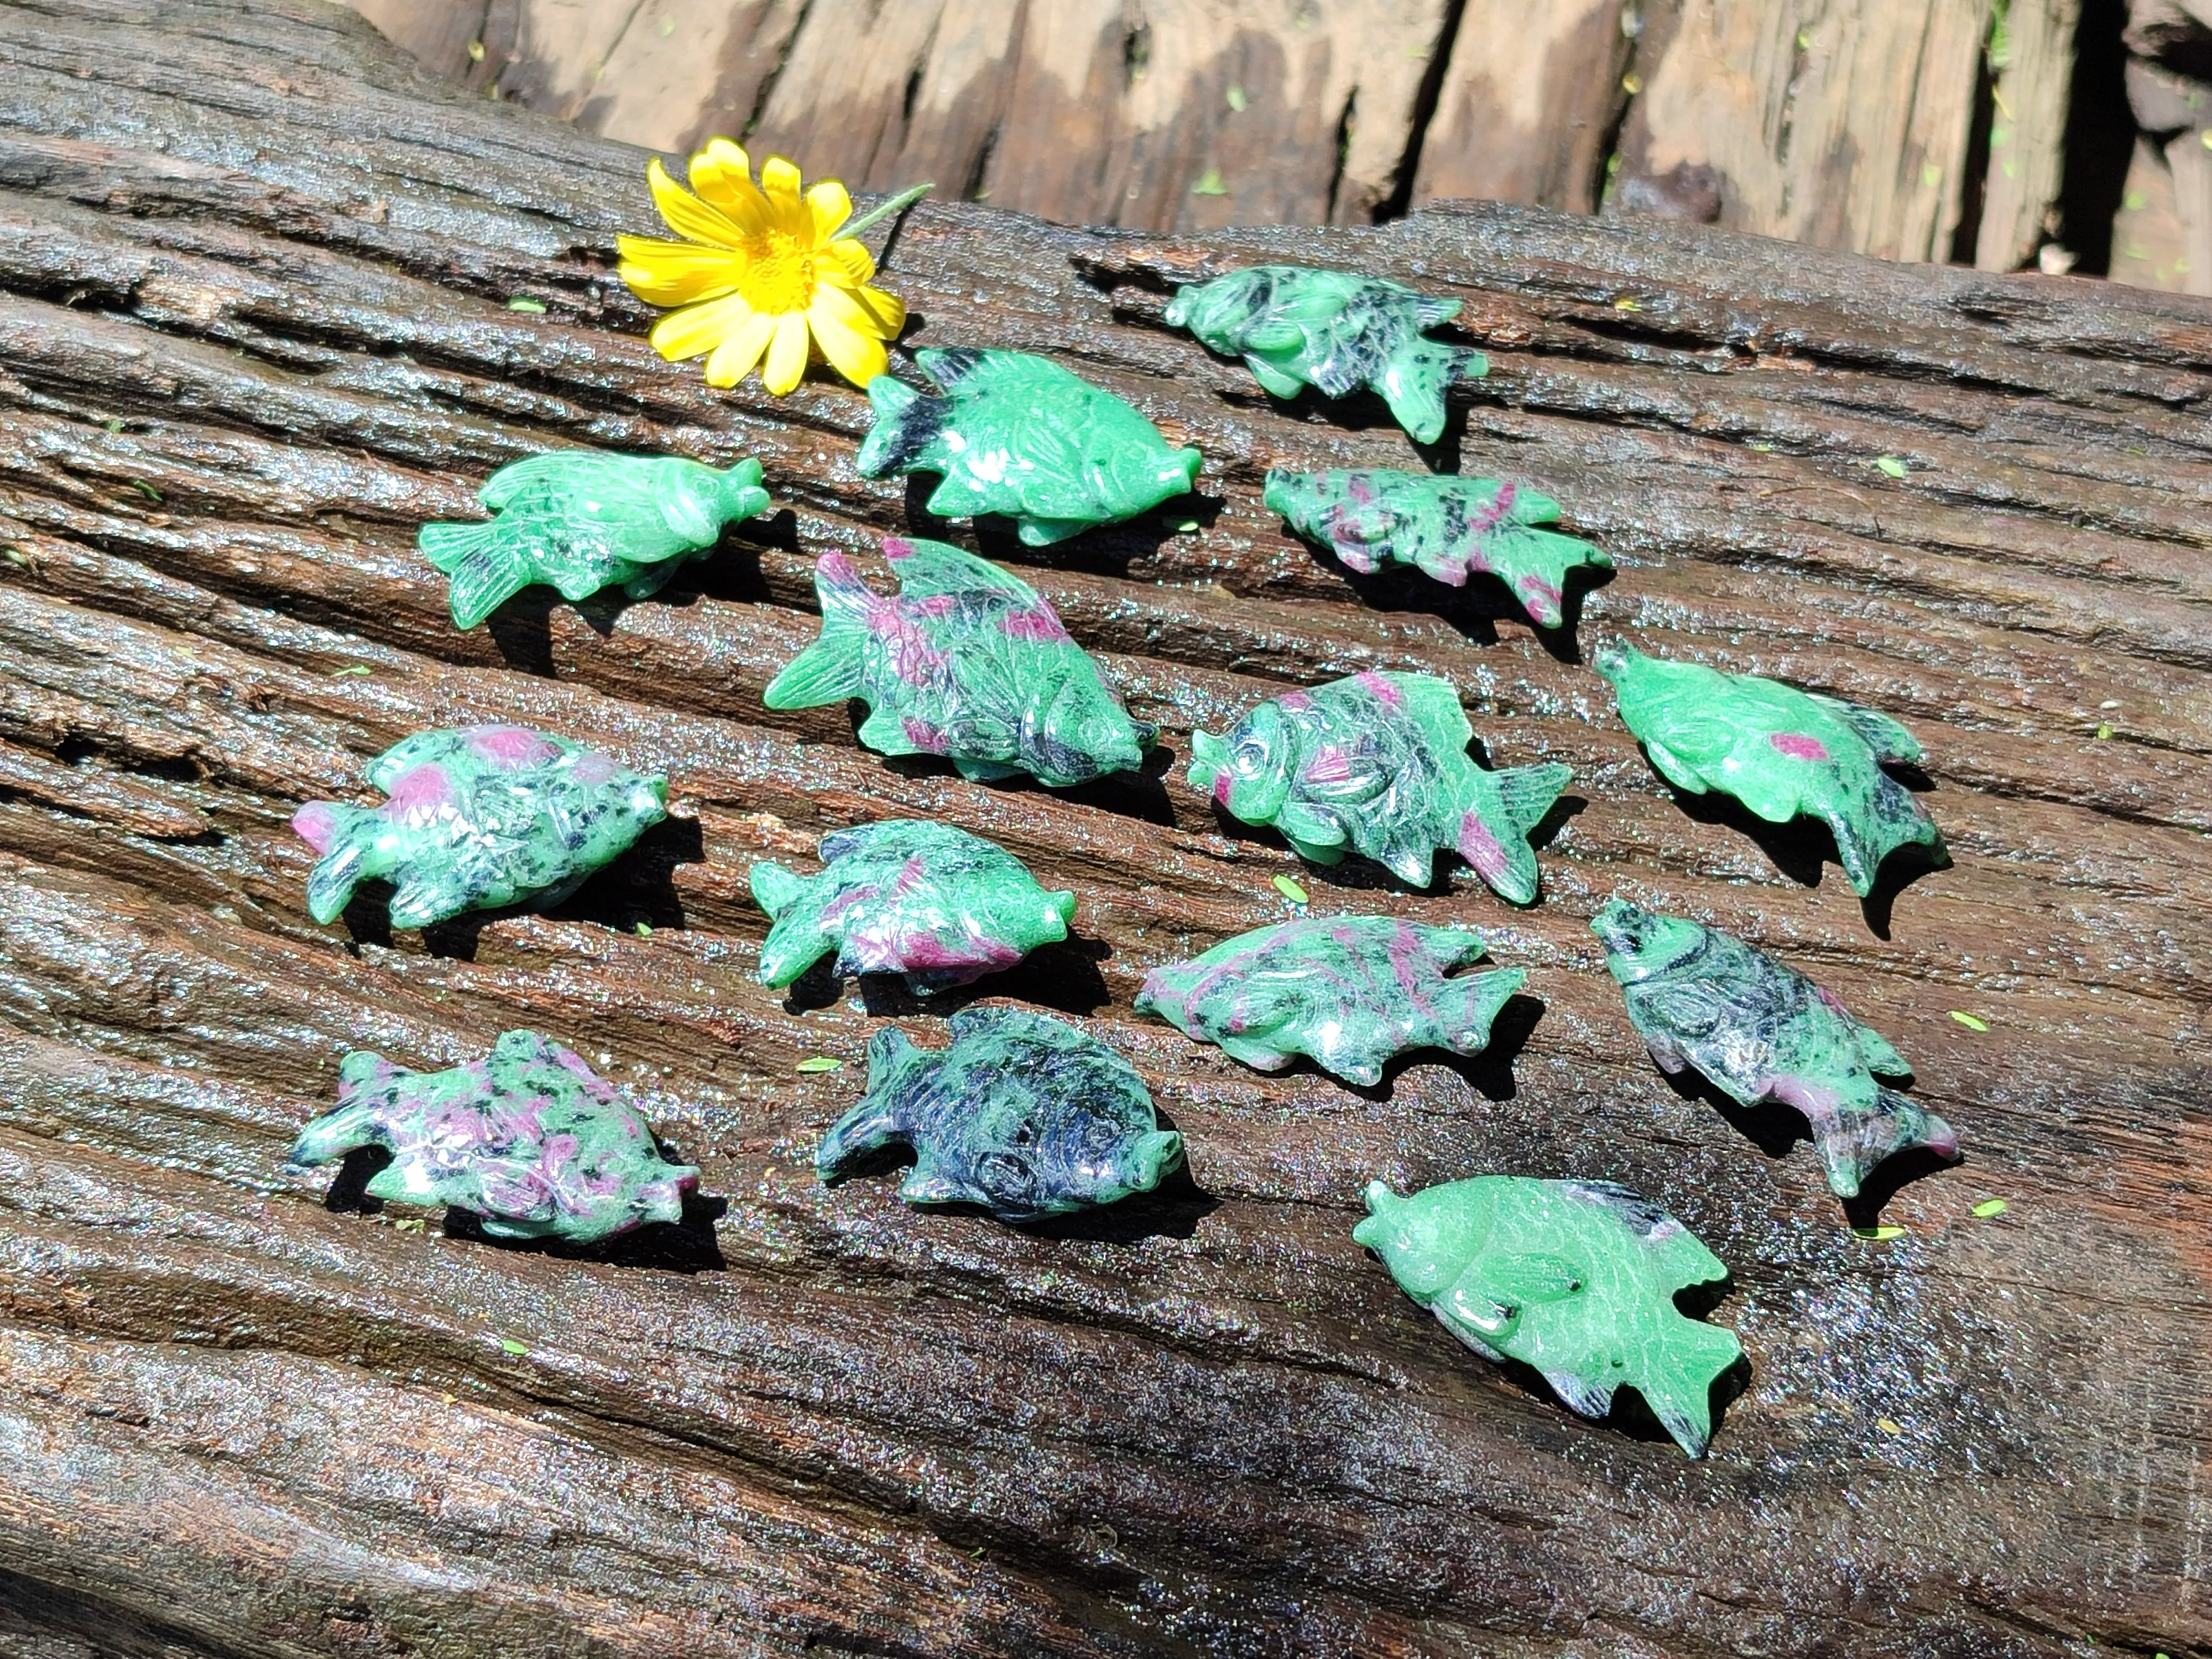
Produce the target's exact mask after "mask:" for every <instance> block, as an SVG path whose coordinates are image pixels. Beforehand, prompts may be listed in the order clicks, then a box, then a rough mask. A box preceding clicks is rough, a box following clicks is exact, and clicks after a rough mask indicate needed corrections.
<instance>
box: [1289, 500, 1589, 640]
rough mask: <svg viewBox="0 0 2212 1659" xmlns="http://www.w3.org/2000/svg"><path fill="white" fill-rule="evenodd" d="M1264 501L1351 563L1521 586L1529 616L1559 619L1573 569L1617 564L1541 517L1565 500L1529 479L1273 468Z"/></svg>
mask: <svg viewBox="0 0 2212 1659" xmlns="http://www.w3.org/2000/svg"><path fill="white" fill-rule="evenodd" d="M1266 501H1267V505H1268V506H1269V507H1273V509H1274V510H1275V511H1276V512H1278V513H1281V514H1282V515H1283V517H1284V518H1285V520H1288V522H1289V524H1290V526H1291V529H1293V530H1295V531H1296V532H1297V533H1298V534H1299V535H1301V536H1304V537H1305V538H1308V539H1309V540H1311V541H1316V542H1319V543H1321V544H1323V545H1325V546H1327V547H1328V549H1329V550H1330V551H1331V552H1333V553H1334V554H1335V555H1336V556H1337V557H1338V558H1340V559H1341V560H1343V561H1344V562H1345V564H1346V566H1347V567H1348V568H1351V569H1353V570H1357V571H1358V572H1360V573H1361V574H1363V575H1372V574H1374V573H1375V572H1376V571H1377V570H1380V569H1381V568H1383V566H1384V565H1386V564H1409V565H1413V566H1414V567H1415V568H1418V569H1419V570H1420V571H1421V572H1422V573H1423V574H1425V575H1429V576H1433V577H1434V578H1436V580H1438V581H1440V582H1445V583H1448V584H1449V585H1450V586H1454V587H1463V586H1466V585H1467V579H1468V576H1469V575H1470V574H1485V573H1487V574H1492V575H1495V576H1497V577H1498V578H1499V579H1500V580H1503V581H1504V584H1505V585H1506V586H1507V587H1509V588H1510V589H1511V590H1512V591H1513V597H1514V598H1515V599H1518V600H1519V601H1520V602H1521V605H1522V609H1524V610H1525V611H1528V616H1529V619H1530V620H1531V621H1533V622H1534V623H1536V624H1537V625H1538V626H1539V627H1541V628H1557V627H1559V624H1560V623H1561V622H1563V621H1564V620H1565V613H1564V612H1563V611H1561V609H1560V603H1561V600H1562V599H1564V598H1565V589H1566V584H1567V573H1568V572H1569V571H1571V570H1573V569H1575V568H1577V567H1578V566H1582V565H1589V566H1592V567H1595V568H1600V569H1607V570H1609V569H1611V568H1613V557H1612V556H1611V555H1610V554H1608V553H1606V552H1605V551H1603V550H1601V549H1599V548H1595V547H1592V546H1591V545H1590V544H1589V543H1588V542H1583V541H1577V540H1576V539H1575V538H1573V537H1572V536H1563V535H1560V534H1559V532H1557V531H1553V530H1547V529H1545V528H1544V527H1543V526H1546V525H1548V524H1551V523H1553V521H1554V520H1557V519H1558V518H1559V503H1558V502H1557V501H1553V499H1552V498H1551V497H1550V496H1548V495H1540V494H1539V493H1538V492H1537V491H1535V490H1534V489H1529V488H1528V486H1526V485H1525V484H1516V483H1512V482H1510V480H1505V481H1501V480H1499V479H1497V478H1459V477H1448V476H1444V475H1442V474H1435V473H1426V472H1394V471H1388V470H1386V469H1383V468H1379V467H1373V468H1364V469H1361V470H1359V471H1335V472H1292V471H1287V470H1286V469H1285V468H1282V467H1276V468H1273V470H1271V471H1269V472H1268V474H1267V492H1266Z"/></svg>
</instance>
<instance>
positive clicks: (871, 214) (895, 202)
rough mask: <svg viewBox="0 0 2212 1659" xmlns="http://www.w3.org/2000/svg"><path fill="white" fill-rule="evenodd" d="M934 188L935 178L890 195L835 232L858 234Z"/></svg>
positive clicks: (900, 210) (843, 234)
mask: <svg viewBox="0 0 2212 1659" xmlns="http://www.w3.org/2000/svg"><path fill="white" fill-rule="evenodd" d="M936 188H937V182H936V180H934V179H932V180H931V181H930V182H929V183H927V184H926V185H915V187H914V188H913V189H912V190H902V191H900V192H899V193H898V194H897V195H896V196H894V197H891V198H890V200H889V201H888V202H878V203H877V204H875V206H873V207H872V208H870V209H869V210H867V211H866V213H864V214H862V215H861V216H860V217H859V218H857V219H855V220H854V221H853V222H851V223H850V224H848V225H846V226H845V227H844V228H842V229H841V230H839V231H838V233H837V234H839V235H840V236H858V235H859V234H860V233H861V232H862V231H864V230H866V229H867V228H868V227H869V226H871V225H872V224H874V223H876V222H878V220H883V219H888V218H890V216H891V215H893V214H894V213H903V212H904V211H905V210H907V209H908V208H910V207H912V206H913V205H914V204H915V203H916V202H919V201H920V200H921V198H922V197H925V196H927V195H928V194H929V192H930V191H933V190H935V189H936Z"/></svg>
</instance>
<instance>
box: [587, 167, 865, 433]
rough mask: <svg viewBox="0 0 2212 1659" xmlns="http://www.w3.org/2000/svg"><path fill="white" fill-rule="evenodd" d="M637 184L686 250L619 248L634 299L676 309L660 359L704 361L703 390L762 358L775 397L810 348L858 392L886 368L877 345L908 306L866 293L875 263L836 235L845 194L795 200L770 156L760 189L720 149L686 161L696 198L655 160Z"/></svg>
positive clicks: (663, 329)
mask: <svg viewBox="0 0 2212 1659" xmlns="http://www.w3.org/2000/svg"><path fill="white" fill-rule="evenodd" d="M645 176H646V182H647V184H649V185H651V186H652V187H653V205H654V206H655V207H657V208H659V210H660V216H661V217H662V218H664V219H665V220H666V221H667V222H668V226H669V228H670V229H671V230H673V231H674V232H675V233H676V234H678V236H681V237H684V238H685V239H686V240H683V241H680V242H670V241H661V240H657V239H654V238H652V237H646V236H623V237H621V238H619V239H618V240H619V243H620V246H621V249H622V279H623V282H625V283H629V288H630V291H631V292H632V293H634V294H635V295H637V297H638V298H639V299H641V300H643V301H646V303H647V304H648V305H656V306H674V307H678V309H677V310H674V311H671V312H670V313H668V315H666V316H665V317H663V318H662V319H660V320H659V322H657V323H655V324H654V325H653V332H652V334H651V336H650V338H651V340H652V342H653V349H655V350H657V351H658V352H659V353H660V355H661V356H664V357H665V358H667V359H668V360H669V361H670V362H682V361H683V360H684V359H685V358H687V357H697V356H705V357H706V359H707V383H708V385H709V386H735V385H736V384H737V383H738V381H740V380H744V378H745V376H746V375H747V374H750V373H751V372H752V369H753V366H754V365H755V364H756V363H760V362H761V358H762V355H763V353H765V354H766V355H767V359H768V361H767V362H765V363H763V364H762V366H761V379H762V380H763V381H764V382H765V383H766V384H767V386H768V389H769V391H770V392H774V393H775V395H776V396H778V397H781V396H782V395H783V394H784V393H785V392H789V391H790V390H791V389H792V388H793V386H797V385H798V384H799V380H800V378H801V377H802V376H804V375H805V373H806V361H807V358H808V356H809V355H810V352H811V347H812V346H819V347H820V348H821V351H822V355H823V356H824V357H827V358H828V359H829V362H831V363H832V364H833V365H834V366H835V367H836V370H837V372H838V373H839V374H842V375H843V376H844V377H845V378H846V379H847V380H850V381H851V382H852V383H853V384H854V386H866V385H867V383H868V382H869V381H870V380H873V379H874V378H875V377H876V376H877V375H878V374H882V373H884V370H885V368H888V367H889V364H888V362H887V361H886V359H885V357H884V341H886V340H892V339H896V338H897V337H898V331H899V330H900V329H901V328H902V327H903V326H905V324H906V305H905V303H904V302H903V301H901V300H900V299H899V297H898V296H897V295H895V294H886V293H885V292H884V290H883V289H879V288H871V287H869V286H868V279H869V278H870V277H871V276H874V275H875V274H876V262H875V260H874V259H873V258H871V257H870V256H869V253H868V250H867V249H866V248H865V247H863V246H861V245H860V241H859V240H858V239H857V238H855V237H854V236H853V235H851V234H846V235H843V236H840V235H838V234H837V231H838V228H840V227H841V226H842V225H844V223H845V222H846V220H847V219H848V218H849V217H850V216H851V215H852V211H853V198H852V197H849V196H848V195H847V194H846V193H845V186H844V185H841V184H838V183H837V182H836V180H834V179H824V180H823V182H821V183H819V184H817V185H815V186H814V188H813V189H811V190H810V191H807V192H806V193H805V195H804V196H803V197H802V196H801V195H800V194H799V169H798V168H797V167H793V165H792V164H791V163H790V162H788V161H785V160H784V159H783V158H782V157H781V156H775V157H771V158H770V159H769V161H767V163H766V164H764V165H763V167H762V168H761V176H760V184H759V185H757V186H756V185H754V183H753V178H752V163H751V162H750V161H749V160H748V159H747V158H746V155H745V153H744V151H743V150H742V149H738V147H737V146H736V145H735V144H733V143H731V142H730V141H729V140H728V139H726V138H715V139H711V140H709V141H708V145H707V148H706V149H703V150H702V151H701V152H700V153H699V154H698V155H695V156H693V157H692V158H691V190H693V191H697V192H698V194H697V195H696V196H695V195H693V194H691V193H690V191H686V190H684V189H683V188H682V187H681V186H680V185H678V184H677V183H676V181H675V180H674V179H671V178H670V177H669V176H668V172H667V169H666V168H665V167H662V166H661V165H660V163H659V161H657V160H656V161H648V162H647V164H646V168H645ZM877 216H878V215H873V214H872V215H870V216H869V219H870V221H871V222H872V220H873V219H874V218H876V217H877ZM853 228H854V229H860V228H862V227H861V226H854V227H853Z"/></svg>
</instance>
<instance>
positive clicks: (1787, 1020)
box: [1590, 898, 1959, 1198]
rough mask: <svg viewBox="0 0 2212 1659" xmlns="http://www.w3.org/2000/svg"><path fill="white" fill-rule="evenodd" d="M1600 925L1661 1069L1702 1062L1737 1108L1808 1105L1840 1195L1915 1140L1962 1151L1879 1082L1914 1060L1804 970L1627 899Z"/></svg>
mask: <svg viewBox="0 0 2212 1659" xmlns="http://www.w3.org/2000/svg"><path fill="white" fill-rule="evenodd" d="M1590 931H1591V932H1592V933H1595V934H1596V935H1597V936H1598V938H1599V939H1602V940H1603V941H1604V942H1605V965H1606V966H1607V968H1609V969H1612V970H1613V977H1614V978H1615V979H1617V980H1619V981H1620V988H1621V993H1622V994H1623V995H1624V996H1625V997H1626V999H1627V1002H1628V1018H1629V1022H1630V1023H1631V1024H1633V1025H1634V1026H1635V1027H1636V1030H1637V1031H1638V1035H1640V1036H1642V1037H1643V1038H1644V1044H1645V1046H1646V1047H1647V1048H1650V1050H1651V1058H1652V1059H1653V1060H1656V1061H1657V1062H1658V1063H1659V1065H1660V1067H1661V1068H1662V1070H1664V1071H1666V1072H1668V1073H1681V1072H1684V1071H1686V1070H1688V1069H1689V1068H1691V1067H1692V1066H1695V1067H1696V1068H1697V1069H1698V1070H1699V1072H1701V1073H1704V1074H1705V1076H1706V1077H1707V1078H1709V1079H1711V1081H1712V1083H1713V1085H1714V1086H1715V1087H1716V1088H1717V1089H1719V1090H1720V1091H1721V1092H1722V1093H1723V1094H1725V1095H1727V1096H1728V1097H1729V1099H1731V1100H1733V1101H1735V1102H1736V1103H1738V1104H1739V1105H1743V1106H1754V1105H1757V1104H1759V1103H1760V1102H1762V1101H1770V1100H1771V1101H1779V1102H1781V1103H1783V1104H1784V1105H1786V1106H1791V1107H1794V1108H1796V1109H1797V1110H1798V1111H1800V1112H1802V1113H1803V1114H1804V1115H1805V1121H1806V1122H1807V1123H1808V1125H1809V1126H1810V1127H1811V1128H1812V1131H1813V1145H1814V1147H1815V1148H1816V1149H1817V1150H1818V1151H1819V1152H1820V1166H1821V1168H1822V1170H1825V1171H1826V1175H1827V1177H1828V1189H1829V1190H1830V1191H1831V1192H1832V1193H1834V1194H1836V1195H1837V1196H1838V1197H1839V1198H1856V1197H1857V1195H1858V1190H1859V1185H1860V1183H1861V1182H1863V1181H1864V1180H1865V1179H1866V1177H1867V1176H1868V1175H1869V1173H1870V1172H1871V1171H1872V1170H1874V1168H1875V1165H1876V1164H1880V1163H1881V1161H1882V1160H1883V1159H1884V1158H1888V1157H1890V1156H1891V1155H1893V1153H1897V1152H1904V1151H1905V1150H1906V1149H1907V1148H1909V1147H1913V1146H1924V1147H1926V1148H1928V1150H1929V1151H1930V1152H1935V1153H1936V1154H1937V1155H1938V1156H1939V1157H1942V1158H1956V1157H1957V1156H1958V1155H1959V1137H1958V1135H1957V1133H1955V1132H1954V1130H1953V1129H1952V1127H1951V1126H1950V1125H1949V1124H1948V1123H1946V1122H1945V1121H1943V1120H1942V1118H1940V1117H1938V1116H1936V1114H1935V1113H1933V1112H1931V1111H1929V1110H1927V1109H1925V1108H1924V1107H1923V1106H1922V1105H1921V1104H1920V1103H1918V1102H1917V1101H1915V1100H1911V1099H1908V1098H1907V1097H1905V1096H1904V1095H1900V1094H1898V1093H1896V1092H1894V1091H1892V1090H1888V1089H1885V1088H1883V1087H1882V1086H1881V1085H1880V1084H1878V1083H1877V1082H1875V1078H1876V1077H1877V1076H1881V1077H1888V1078H1896V1079H1900V1080H1905V1079H1911V1076H1912V1068H1911V1066H1908V1065H1906V1064H1905V1057H1904V1056H1903V1055H1902V1054H1899V1053H1898V1052H1897V1050H1896V1049H1895V1048H1892V1047H1891V1046H1890V1044H1889V1041H1888V1039H1887V1038H1886V1037H1884V1036H1881V1033H1880V1032H1878V1031H1876V1030H1874V1029H1873V1028H1872V1027H1871V1026H1869V1025H1864V1024H1861V1023H1860V1022H1859V1021H1857V1020H1856V1019H1854V1018H1851V1016H1850V1013H1849V1012H1846V1011H1845V1009H1844V1005H1843V1004H1842V1003H1840V1002H1838V1000H1836V999H1835V998H1834V997H1832V996H1831V995H1830V994H1828V993H1827V992H1826V991H1824V990H1822V989H1821V988H1820V987H1819V986H1817V985H1815V984H1814V983H1813V981H1811V980H1809V979H1807V978H1806V977H1805V975H1802V974H1801V973H1799V972H1798V971H1797V970H1796V969H1794V968H1790V967H1788V966H1785V965H1784V963H1780V962H1778V961H1776V960H1775V959H1774V958H1773V957H1771V956H1769V955H1767V954H1766V952H1765V951H1759V950H1755V949H1753V947H1752V946H1751V945H1746V944H1745V943H1744V942H1743V941H1742V940H1741V939H1737V938H1735V937H1734V936H1733V935H1731V934H1729V933H1722V932H1721V931H1720V930H1719V929H1718V928H1715V927H1705V926H1704V925H1703V924H1702V923H1699V922H1694V921H1685V920H1683V919H1682V918H1681V917H1680V916H1660V915H1652V914H1650V912H1649V911H1645V910H1640V909H1638V908H1637V907H1636V906H1635V905H1633V904H1631V903H1629V902H1627V901H1626V900H1625V899H1618V898H1616V899H1614V900H1613V902H1611V903H1609V904H1607V906H1606V907H1605V908H1604V909H1602V910H1601V911H1599V912H1598V914H1597V919H1596V920H1595V921H1592V922H1591V923H1590Z"/></svg>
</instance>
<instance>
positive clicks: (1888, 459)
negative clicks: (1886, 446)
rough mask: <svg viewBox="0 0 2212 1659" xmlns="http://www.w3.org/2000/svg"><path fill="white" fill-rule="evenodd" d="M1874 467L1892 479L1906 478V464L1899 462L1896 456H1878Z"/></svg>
mask: <svg viewBox="0 0 2212 1659" xmlns="http://www.w3.org/2000/svg"><path fill="white" fill-rule="evenodd" d="M1874 465H1875V471H1877V472H1881V473H1882V474H1884V475H1886V476H1887V477H1892V478H1901V477H1904V476H1905V463H1904V462H1903V461H1900V460H1899V459H1897V457H1896V456H1894V455H1877V456H1876V457H1875V463H1874Z"/></svg>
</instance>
